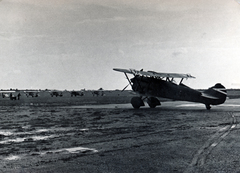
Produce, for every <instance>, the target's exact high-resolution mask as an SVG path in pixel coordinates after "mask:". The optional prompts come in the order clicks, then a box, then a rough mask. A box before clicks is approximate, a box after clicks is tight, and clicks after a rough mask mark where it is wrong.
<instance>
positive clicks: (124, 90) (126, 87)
mask: <svg viewBox="0 0 240 173" xmlns="http://www.w3.org/2000/svg"><path fill="white" fill-rule="evenodd" d="M128 86H129V84H127V86H125V87H124V88H123V89H122V91H121V92H123V91H125V89H126V88H127V87H128Z"/></svg>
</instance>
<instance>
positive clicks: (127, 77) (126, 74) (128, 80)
mask: <svg viewBox="0 0 240 173" xmlns="http://www.w3.org/2000/svg"><path fill="white" fill-rule="evenodd" d="M124 74H125V76H126V78H127V80H128V82H129V84H130V85H131V86H132V83H131V81H130V79H129V78H128V75H127V74H126V73H124Z"/></svg>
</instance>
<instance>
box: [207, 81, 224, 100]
mask: <svg viewBox="0 0 240 173" xmlns="http://www.w3.org/2000/svg"><path fill="white" fill-rule="evenodd" d="M204 94H207V95H209V96H212V97H214V98H216V99H210V100H208V104H211V105H218V104H222V103H224V102H225V100H226V98H227V90H226V88H225V87H224V86H223V85H222V84H220V83H217V84H216V85H214V86H213V87H211V88H209V89H208V90H206V91H204Z"/></svg>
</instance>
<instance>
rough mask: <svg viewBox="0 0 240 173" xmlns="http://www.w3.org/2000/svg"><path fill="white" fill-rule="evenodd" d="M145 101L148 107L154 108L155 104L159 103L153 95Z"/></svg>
mask: <svg viewBox="0 0 240 173" xmlns="http://www.w3.org/2000/svg"><path fill="white" fill-rule="evenodd" d="M147 103H148V105H149V107H150V108H155V107H156V106H157V105H161V103H160V101H159V100H158V99H157V98H155V97H149V98H148V99H147Z"/></svg>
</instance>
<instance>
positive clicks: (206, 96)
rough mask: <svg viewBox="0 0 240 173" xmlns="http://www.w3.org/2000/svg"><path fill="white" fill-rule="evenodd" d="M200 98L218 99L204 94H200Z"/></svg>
mask: <svg viewBox="0 0 240 173" xmlns="http://www.w3.org/2000/svg"><path fill="white" fill-rule="evenodd" d="M202 96H203V97H205V98H208V99H219V98H218V97H214V96H211V95H209V94H206V93H202Z"/></svg>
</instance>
